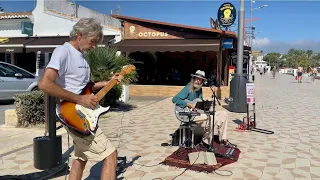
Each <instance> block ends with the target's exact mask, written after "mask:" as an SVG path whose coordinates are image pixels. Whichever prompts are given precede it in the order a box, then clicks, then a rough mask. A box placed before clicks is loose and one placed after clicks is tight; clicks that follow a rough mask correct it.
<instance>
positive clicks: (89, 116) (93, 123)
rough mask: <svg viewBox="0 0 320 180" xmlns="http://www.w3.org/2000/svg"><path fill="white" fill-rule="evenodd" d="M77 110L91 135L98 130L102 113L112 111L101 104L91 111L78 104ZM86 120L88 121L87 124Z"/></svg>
mask: <svg viewBox="0 0 320 180" xmlns="http://www.w3.org/2000/svg"><path fill="white" fill-rule="evenodd" d="M75 108H76V111H77V114H78V116H80V117H81V119H83V120H84V122H83V125H84V128H85V129H86V130H88V131H90V132H91V133H93V131H94V130H95V129H96V127H97V125H98V120H99V116H100V115H101V114H102V113H105V112H107V111H108V110H109V109H110V106H108V107H102V106H100V105H99V104H97V106H96V107H95V109H89V108H86V107H84V106H81V105H79V104H77V105H76V106H75ZM85 120H87V122H86V121H85Z"/></svg>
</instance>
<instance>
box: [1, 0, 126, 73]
mask: <svg viewBox="0 0 320 180" xmlns="http://www.w3.org/2000/svg"><path fill="white" fill-rule="evenodd" d="M83 17H93V18H95V19H97V20H99V21H100V22H101V24H102V25H103V27H104V30H103V32H104V35H105V36H104V42H103V45H107V46H108V45H110V44H113V43H116V42H119V41H120V40H121V30H120V27H121V23H120V21H119V20H117V19H114V18H112V17H110V16H107V15H104V14H102V13H99V12H95V11H93V10H90V9H88V8H85V7H83V6H80V5H77V4H74V3H70V2H68V1H67V0H59V1H55V0H37V3H36V7H35V9H34V10H33V11H32V12H15V13H6V12H5V13H0V61H6V62H9V63H12V64H15V65H18V66H20V67H22V68H24V69H27V70H29V71H31V72H34V73H41V69H42V68H43V66H44V64H45V63H46V62H47V61H48V60H49V58H50V55H51V53H52V51H53V49H54V48H55V47H57V46H58V45H62V44H63V43H64V42H66V41H68V39H69V33H70V30H71V28H72V26H73V25H74V24H75V23H76V22H77V21H78V20H79V19H80V18H83ZM39 69H40V72H39Z"/></svg>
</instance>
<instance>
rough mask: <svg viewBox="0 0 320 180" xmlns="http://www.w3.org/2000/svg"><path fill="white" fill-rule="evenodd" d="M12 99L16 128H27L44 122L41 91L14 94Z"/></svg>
mask: <svg viewBox="0 0 320 180" xmlns="http://www.w3.org/2000/svg"><path fill="white" fill-rule="evenodd" d="M13 98H14V100H15V102H14V104H15V106H16V112H17V117H18V126H22V127H27V126H30V125H36V124H41V123H44V122H45V114H44V110H45V107H44V93H43V92H42V91H31V92H26V93H21V94H16V95H15V96H14V97H13Z"/></svg>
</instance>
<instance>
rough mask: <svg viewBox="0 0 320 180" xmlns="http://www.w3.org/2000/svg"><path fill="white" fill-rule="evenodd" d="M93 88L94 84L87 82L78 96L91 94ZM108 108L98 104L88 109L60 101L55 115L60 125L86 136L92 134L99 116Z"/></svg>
mask: <svg viewBox="0 0 320 180" xmlns="http://www.w3.org/2000/svg"><path fill="white" fill-rule="evenodd" d="M93 86H94V83H92V82H89V83H88V84H87V85H86V87H85V88H83V90H82V92H81V93H80V94H81V95H90V94H93ZM109 108H110V106H108V107H102V106H100V105H99V104H98V105H97V106H96V108H95V109H89V108H86V107H83V106H81V105H78V104H76V103H73V102H69V101H62V102H61V103H60V105H57V108H56V113H57V116H58V118H59V120H60V121H61V123H63V124H64V125H66V126H68V127H69V128H72V129H73V130H74V131H76V132H77V133H79V134H81V135H84V136H87V135H91V134H94V132H95V131H96V129H97V127H98V126H97V125H98V121H99V117H100V115H101V114H103V113H106V112H107V111H108V110H109Z"/></svg>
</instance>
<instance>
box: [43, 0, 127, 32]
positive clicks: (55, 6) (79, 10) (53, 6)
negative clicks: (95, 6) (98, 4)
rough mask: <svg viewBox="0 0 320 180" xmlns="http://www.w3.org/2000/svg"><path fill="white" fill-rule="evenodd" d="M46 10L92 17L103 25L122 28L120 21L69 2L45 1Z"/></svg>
mask: <svg viewBox="0 0 320 180" xmlns="http://www.w3.org/2000/svg"><path fill="white" fill-rule="evenodd" d="M44 10H45V11H54V12H58V13H61V14H64V15H67V16H73V17H76V18H84V17H92V18H95V19H97V20H98V21H100V22H101V24H104V25H107V26H111V27H114V28H121V23H120V21H119V20H118V19H115V18H113V17H110V16H107V15H104V14H102V13H99V12H96V11H93V10H91V9H88V8H86V7H83V6H80V5H77V4H73V3H70V2H67V1H62V0H61V1H44Z"/></svg>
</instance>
